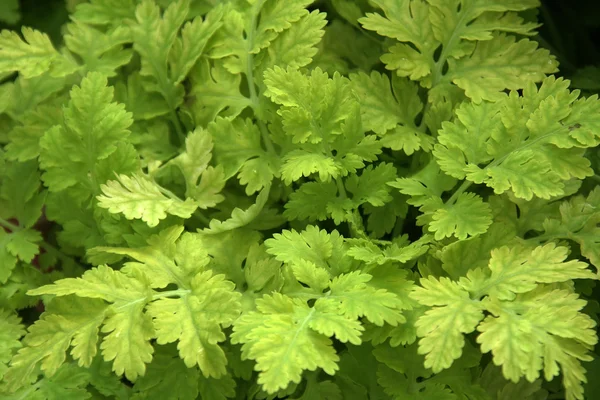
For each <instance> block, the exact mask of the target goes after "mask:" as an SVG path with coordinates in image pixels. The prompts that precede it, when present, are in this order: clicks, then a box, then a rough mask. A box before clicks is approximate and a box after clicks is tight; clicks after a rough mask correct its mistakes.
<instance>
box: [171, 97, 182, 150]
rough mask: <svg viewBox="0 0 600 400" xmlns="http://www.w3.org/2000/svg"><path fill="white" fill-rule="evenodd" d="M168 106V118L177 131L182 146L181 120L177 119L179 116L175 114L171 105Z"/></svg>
mask: <svg viewBox="0 0 600 400" xmlns="http://www.w3.org/2000/svg"><path fill="white" fill-rule="evenodd" d="M169 108H171V111H169V119H170V120H171V123H172V124H173V125H174V126H175V132H176V133H177V138H178V139H179V144H180V145H181V146H183V145H184V144H185V134H184V133H183V126H182V125H181V121H180V120H179V117H178V116H177V113H176V112H175V110H174V109H173V107H171V105H169Z"/></svg>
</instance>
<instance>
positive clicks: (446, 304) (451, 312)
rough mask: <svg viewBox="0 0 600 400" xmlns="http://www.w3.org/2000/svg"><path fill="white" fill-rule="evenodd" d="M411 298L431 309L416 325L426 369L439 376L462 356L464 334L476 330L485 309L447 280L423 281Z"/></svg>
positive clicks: (426, 279)
mask: <svg viewBox="0 0 600 400" xmlns="http://www.w3.org/2000/svg"><path fill="white" fill-rule="evenodd" d="M420 283H421V286H422V287H416V288H415V289H414V291H413V292H412V293H411V297H412V298H414V299H415V300H417V301H419V303H421V304H423V305H427V306H430V307H433V308H431V309H430V310H428V311H426V312H425V314H424V315H423V316H421V317H420V318H419V319H418V321H417V323H416V326H417V334H418V335H419V336H420V337H421V339H420V340H419V354H425V367H426V368H431V370H432V371H433V372H434V373H438V372H440V371H442V370H444V369H446V368H449V367H450V366H451V365H452V363H453V362H454V360H456V359H458V358H459V357H460V356H461V355H462V349H463V347H464V345H465V338H464V335H465V334H467V333H471V332H473V331H474V330H475V328H476V326H477V325H478V324H479V322H480V321H481V320H482V319H483V312H482V307H481V306H480V305H479V303H478V302H477V301H474V300H471V298H470V297H469V293H468V292H467V291H466V290H464V289H462V288H461V287H460V286H459V285H458V284H456V283H454V282H452V281H450V280H449V279H448V278H444V277H442V278H440V279H437V278H435V277H433V276H430V277H429V278H422V279H421V281H420Z"/></svg>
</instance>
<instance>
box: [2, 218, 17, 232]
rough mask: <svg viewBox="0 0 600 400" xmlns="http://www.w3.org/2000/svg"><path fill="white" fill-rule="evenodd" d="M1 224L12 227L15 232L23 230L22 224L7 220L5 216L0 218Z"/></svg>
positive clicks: (8, 227)
mask: <svg viewBox="0 0 600 400" xmlns="http://www.w3.org/2000/svg"><path fill="white" fill-rule="evenodd" d="M0 225H2V226H3V227H5V228H7V229H10V230H11V231H13V232H14V231H19V230H21V227H20V226H18V225H15V224H13V223H12V222H10V221H7V220H5V219H4V218H0Z"/></svg>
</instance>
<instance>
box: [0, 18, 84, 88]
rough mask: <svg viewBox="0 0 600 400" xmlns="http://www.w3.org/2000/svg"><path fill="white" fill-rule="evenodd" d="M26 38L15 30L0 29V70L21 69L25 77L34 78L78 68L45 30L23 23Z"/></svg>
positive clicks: (13, 70) (72, 70) (65, 72)
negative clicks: (57, 47) (53, 43)
mask: <svg viewBox="0 0 600 400" xmlns="http://www.w3.org/2000/svg"><path fill="white" fill-rule="evenodd" d="M21 32H22V33H23V39H21V38H20V37H19V35H18V34H17V33H16V32H13V31H9V30H3V31H2V32H0V74H9V73H12V72H15V71H18V72H19V73H20V74H21V75H23V76H24V77H25V78H33V77H36V76H40V75H42V74H44V73H45V72H48V71H50V72H51V74H52V75H53V76H56V77H60V76H65V75H69V74H71V73H73V72H75V71H76V69H77V66H76V65H74V64H72V63H69V62H68V61H67V60H66V59H65V58H64V57H63V56H62V55H61V54H60V53H59V52H58V51H56V49H55V48H54V46H52V43H51V42H50V38H49V37H48V35H46V34H45V33H41V32H39V31H36V30H35V29H31V28H28V27H23V28H22V30H21Z"/></svg>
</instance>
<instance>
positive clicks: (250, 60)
mask: <svg viewBox="0 0 600 400" xmlns="http://www.w3.org/2000/svg"><path fill="white" fill-rule="evenodd" d="M264 3H265V0H261V1H258V2H257V3H256V4H255V5H254V9H253V14H252V20H251V21H250V30H249V32H248V35H247V40H246V43H247V44H248V47H247V48H246V54H247V56H246V80H247V81H248V91H249V92H250V101H251V102H252V109H253V110H254V114H256V115H257V117H256V121H257V124H258V129H259V130H260V135H261V137H262V140H263V142H264V144H265V147H266V148H267V151H268V152H269V153H270V154H272V155H274V156H277V152H276V151H275V146H273V142H272V141H271V138H270V137H269V131H268V129H267V126H266V125H265V123H264V122H263V121H262V120H261V119H260V116H259V115H258V114H260V113H258V112H257V110H258V109H259V108H260V104H259V101H258V93H257V92H256V87H255V86H254V55H253V54H252V47H254V35H255V34H256V22H257V19H258V14H259V13H260V9H261V8H262V6H263V4H264Z"/></svg>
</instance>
